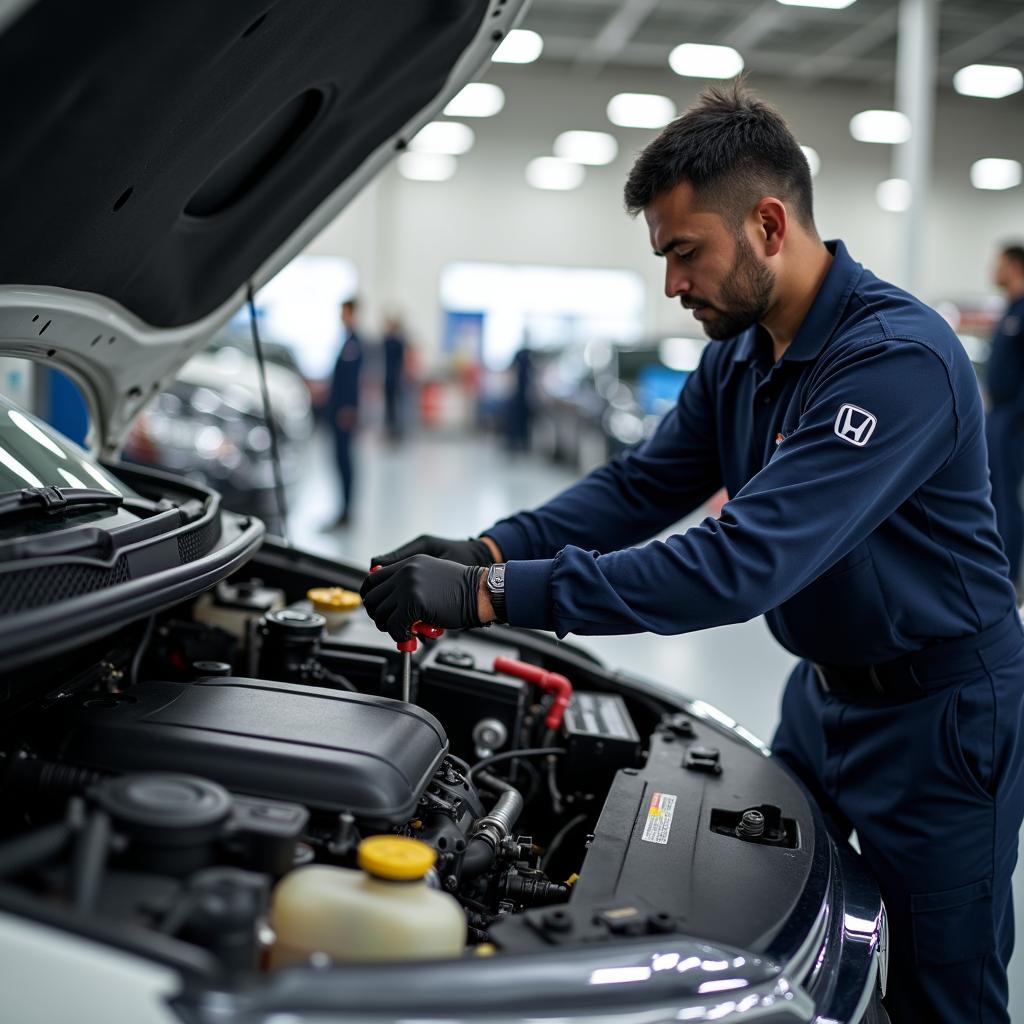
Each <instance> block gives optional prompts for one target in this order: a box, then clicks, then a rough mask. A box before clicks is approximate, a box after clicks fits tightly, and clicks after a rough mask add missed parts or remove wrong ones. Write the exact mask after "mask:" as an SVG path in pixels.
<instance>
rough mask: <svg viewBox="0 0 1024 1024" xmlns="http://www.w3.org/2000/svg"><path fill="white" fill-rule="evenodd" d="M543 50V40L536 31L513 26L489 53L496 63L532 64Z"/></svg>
mask: <svg viewBox="0 0 1024 1024" xmlns="http://www.w3.org/2000/svg"><path fill="white" fill-rule="evenodd" d="M543 50H544V40H543V39H542V38H541V37H540V36H539V35H537V33H536V32H531V31H530V30H529V29H526V28H514V29H512V31H511V32H509V34H508V35H507V36H505V39H504V41H503V42H502V44H501V46H499V47H498V48H497V49H496V50H495V51H494V53H493V54H491V60H493V61H494V62H495V63H496V64H532V63H533V62H534V61H535V60H536V59H537V58H538V57H539V56H540V55H541V53H542V52H543Z"/></svg>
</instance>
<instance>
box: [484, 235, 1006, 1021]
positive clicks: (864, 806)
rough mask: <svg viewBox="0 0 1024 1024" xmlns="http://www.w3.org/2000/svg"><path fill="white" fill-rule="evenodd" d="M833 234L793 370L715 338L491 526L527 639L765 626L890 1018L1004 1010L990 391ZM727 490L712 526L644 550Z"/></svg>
mask: <svg viewBox="0 0 1024 1024" xmlns="http://www.w3.org/2000/svg"><path fill="white" fill-rule="evenodd" d="M827 244H828V247H829V249H830V251H831V252H832V253H833V256H834V258H833V261H832V264H831V266H830V268H829V271H828V274H827V276H826V278H825V280H824V282H823V284H822V286H821V288H820V290H819V292H818V295H817V297H816V298H815V300H814V303H813V305H812V306H811V309H810V311H809V312H808V314H807V316H806V318H805V320H804V322H803V324H802V325H801V327H800V330H799V332H798V333H797V335H796V337H795V338H794V340H793V342H792V344H791V345H790V346H789V348H788V349H787V350H786V352H785V354H784V355H783V357H782V359H780V360H779V361H778V362H773V355H772V348H771V344H770V339H769V338H768V336H767V335H766V333H765V332H764V330H763V328H760V327H754V328H751V329H750V330H748V331H746V332H744V333H743V334H741V335H739V336H738V337H736V338H733V339H731V340H729V341H726V342H721V343H713V344H711V345H709V346H708V347H707V348H706V349H705V352H704V355H703V358H702V360H701V363H700V366H699V367H698V369H697V370H696V371H695V372H694V373H693V374H691V375H690V377H689V379H688V380H687V382H686V385H685V387H684V388H683V390H682V392H681V394H680V396H679V401H678V403H677V405H676V407H675V408H674V409H673V410H672V411H671V412H670V413H669V414H668V415H667V416H666V417H665V419H664V420H663V421H662V423H661V425H660V426H659V428H658V430H657V432H656V433H655V434H654V436H653V437H652V438H651V439H650V440H649V441H647V442H645V443H644V444H642V445H640V446H639V447H638V448H636V449H634V450H632V451H630V452H628V453H626V454H625V455H623V456H621V457H619V458H617V459H615V460H612V461H611V462H610V463H608V464H607V465H605V466H602V467H601V468H599V469H597V470H595V471H594V472H593V473H591V474H590V475H589V476H587V477H586V478H584V479H583V480H582V481H580V482H579V483H578V484H576V485H574V486H573V487H571V488H569V489H568V490H567V491H565V492H564V493H563V494H561V495H559V496H558V497H556V498H555V499H553V500H552V501H551V502H549V503H548V504H547V505H544V506H542V507H541V508H540V509H537V510H535V511H531V512H522V513H519V514H518V515H516V516H513V517H512V518H510V519H506V520H503V521H501V522H500V523H498V524H496V525H495V526H494V527H492V528H491V529H489V530H486V531H485V533H486V534H487V535H489V536H491V537H493V538H494V539H495V540H496V541H497V543H498V544H499V546H500V547H501V549H502V552H503V554H504V556H505V557H506V558H507V559H508V560H509V561H508V566H507V571H506V577H505V587H506V600H507V610H508V618H509V621H510V622H512V623H513V624H514V625H520V626H532V627H536V628H542V629H551V630H555V631H556V632H557V633H558V634H559V635H560V636H562V635H564V634H566V633H569V632H574V633H582V634H601V633H633V632H641V631H651V632H655V633H684V632H688V631H690V630H696V629H703V628H705V627H708V626H718V625H722V624H724V623H729V622H741V621H745V620H747V619H750V618H752V617H754V616H756V615H760V614H764V615H765V616H766V617H767V621H768V625H769V626H770V628H771V630H772V632H773V633H774V635H775V637H776V638H777V639H778V640H779V642H780V643H781V644H782V645H783V646H784V647H786V648H787V649H788V650H790V651H792V652H793V653H794V654H797V655H799V656H800V657H801V658H802V659H804V660H802V661H801V662H800V663H799V665H798V666H797V668H796V669H795V670H794V672H793V674H792V676H791V677H790V680H789V683H788V685H787V688H786V693H785V697H784V701H783V709H782V719H781V725H780V726H779V729H778V732H777V733H776V736H775V740H774V756H775V757H777V758H779V759H780V760H782V761H783V762H784V764H785V765H786V766H787V767H788V768H789V769H790V770H791V771H792V772H794V773H795V774H796V775H797V776H798V777H799V778H800V779H801V780H802V781H803V782H804V783H805V785H806V786H807V787H808V788H809V789H810V791H811V792H812V793H813V794H814V796H815V797H816V798H817V800H818V801H819V803H820V805H821V806H822V808H823V810H824V811H825V813H826V815H827V817H828V818H829V820H830V823H831V825H832V826H833V828H834V829H835V830H836V831H837V833H838V834H839V835H842V836H847V835H849V833H850V830H851V828H855V829H856V830H857V834H858V838H859V840H860V845H861V849H862V851H863V854H864V857H865V859H866V860H867V862H868V864H869V865H870V867H871V868H872V870H873V871H874V873H875V875H876V877H877V878H878V881H879V884H880V887H881V889H882V893H883V896H884V898H885V900H886V906H887V910H888V914H889V920H890V926H891V947H890V948H891V959H890V971H889V993H888V996H887V999H886V1005H887V1007H888V1008H889V1013H890V1015H891V1017H892V1019H893V1021H894V1022H897V1021H915V1022H918V1021H926V1020H927V1021H929V1022H940V1021H950V1022H952V1021H956V1022H958V1024H962V1022H965V1021H985V1022H986V1024H990V1022H993V1021H1004V1020H1008V1017H1007V1015H1006V973H1005V968H1006V963H1007V960H1008V959H1009V956H1010V952H1011V949H1012V945H1013V912H1012V908H1011V895H1010V876H1011V874H1012V871H1013V867H1014V863H1015V861H1016V855H1017V832H1018V829H1019V827H1020V824H1021V818H1022V814H1024V776H1022V771H1024V748H1022V746H1021V744H1022V742H1024V636H1022V631H1021V624H1020V620H1019V618H1018V616H1017V613H1016V609H1015V602H1014V592H1013V588H1012V586H1011V585H1010V581H1009V578H1008V575H1007V565H1006V559H1005V557H1004V555H1003V551H1002V546H1001V544H1000V542H999V537H998V535H997V533H996V529H995V516H994V513H993V509H992V504H991V501H990V499H989V482H988V460H987V454H986V448H985V433H984V420H983V413H982V405H981V397H980V393H979V390H978V385H977V382H976V379H975V376H974V372H973V369H972V367H971V364H970V362H969V360H968V358H967V356H966V354H965V352H964V350H963V348H962V346H961V345H960V342H959V341H958V339H957V338H956V336H955V335H954V334H953V333H952V331H951V330H950V329H949V327H948V326H947V325H946V323H945V322H944V321H943V320H942V319H941V318H940V317H939V316H938V315H937V314H936V313H935V312H934V311H933V310H931V309H929V308H928V307H926V306H924V305H923V304H922V303H920V302H918V301H917V300H916V299H914V298H913V297H912V296H910V295H908V294H907V293H906V292H903V291H901V290H899V289H897V288H895V287H893V286H892V285H890V284H887V283H885V282H883V281H880V280H879V279H878V278H877V277H875V276H874V275H873V274H871V273H870V272H869V271H867V270H865V269H864V268H863V267H862V266H861V265H860V264H859V263H856V262H855V261H854V260H853V259H852V258H851V257H850V256H849V255H848V253H847V251H846V249H845V247H844V246H843V244H842V243H841V242H830V243H827ZM723 486H724V487H725V488H726V489H727V491H728V493H729V494H730V495H731V500H730V501H728V502H727V503H726V505H725V506H724V508H723V509H722V513H721V516H720V518H718V519H713V518H708V519H705V520H704V521H703V522H702V523H701V524H700V525H699V526H696V527H694V528H692V529H690V530H687V531H686V532H685V533H683V534H679V535H676V536H672V537H670V538H669V539H668V540H666V541H652V542H650V543H647V544H646V545H644V546H642V547H630V546H629V545H635V544H638V543H639V542H641V541H643V540H645V539H647V538H649V537H651V536H653V535H655V534H657V533H659V532H660V531H662V530H664V529H666V528H667V527H669V526H671V524H672V523H674V522H676V521H677V520H678V519H679V518H680V517H682V516H683V515H685V514H687V513H689V512H691V511H692V510H693V509H694V508H696V507H697V506H699V505H700V504H701V503H702V502H703V501H704V500H705V499H707V498H708V497H710V496H711V495H712V494H713V493H714V492H715V491H717V490H718V489H719V488H720V487H723ZM816 666H817V667H816Z"/></svg>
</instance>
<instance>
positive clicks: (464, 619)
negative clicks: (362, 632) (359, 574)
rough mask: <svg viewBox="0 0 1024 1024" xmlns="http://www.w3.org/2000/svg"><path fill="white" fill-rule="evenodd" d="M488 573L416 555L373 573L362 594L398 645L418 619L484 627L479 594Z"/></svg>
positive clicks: (476, 567)
mask: <svg viewBox="0 0 1024 1024" xmlns="http://www.w3.org/2000/svg"><path fill="white" fill-rule="evenodd" d="M484 571H485V569H484V568H483V567H482V566H480V565H460V564H459V563H458V562H450V561H445V560H444V559H441V558H432V557H431V556H430V555H413V556H412V557H411V558H406V559H404V560H403V561H401V562H395V563H393V564H392V565H388V566H385V567H384V568H382V569H378V570H377V571H376V572H371V573H369V574H368V575H367V577H366V579H365V580H363V585H362V586H361V587H360V588H359V593H360V594H362V596H363V605H364V606H365V608H366V611H367V613H368V614H369V616H370V618H371V619H373V621H374V623H375V624H376V626H377V628H378V629H379V630H381V631H382V632H385V633H390V634H391V636H392V639H394V640H395V642H396V643H397V642H398V641H400V640H408V639H409V637H410V636H411V635H412V634H411V633H410V632H409V627H410V626H411V625H412V624H413V623H414V622H416V621H422V622H426V623H429V624H430V625H431V626H441V627H442V628H443V629H462V628H464V627H466V626H479V625H481V622H480V617H479V615H478V614H477V594H478V592H479V589H480V574H481V573H483V572H484Z"/></svg>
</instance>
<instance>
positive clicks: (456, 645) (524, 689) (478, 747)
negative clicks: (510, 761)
mask: <svg viewBox="0 0 1024 1024" xmlns="http://www.w3.org/2000/svg"><path fill="white" fill-rule="evenodd" d="M519 656H520V654H519V650H518V649H517V648H515V647H505V646H501V645H498V644H491V643H487V642H485V641H483V640H477V639H474V638H472V637H466V636H459V637H457V638H452V639H446V640H442V641H440V642H439V643H437V644H435V645H434V646H433V647H432V648H431V649H430V651H429V652H428V653H427V655H426V657H425V658H424V659H423V660H422V661H421V662H420V666H419V689H418V697H417V701H416V702H417V703H418V704H419V705H420V707H422V708H424V709H425V710H427V711H429V712H431V714H433V715H435V716H436V717H437V718H438V719H440V720H441V721H442V722H444V725H445V731H446V732H447V733H448V742H449V744H450V748H451V751H452V753H453V754H455V755H456V756H457V757H461V758H462V759H463V760H466V761H469V762H470V763H472V762H474V761H477V760H479V759H480V758H481V757H484V756H486V755H487V754H488V753H492V752H493V753H497V752H498V751H500V750H507V749H509V748H510V747H511V745H512V744H513V743H517V742H518V739H519V731H520V729H521V728H522V724H523V716H524V714H525V713H526V708H527V706H528V705H529V702H530V689H531V688H530V685H529V684H528V683H524V682H523V681H522V680H520V679H513V678H512V677H511V676H505V675H500V674H498V673H496V672H495V671H494V659H495V658H499V657H502V658H518V657H519Z"/></svg>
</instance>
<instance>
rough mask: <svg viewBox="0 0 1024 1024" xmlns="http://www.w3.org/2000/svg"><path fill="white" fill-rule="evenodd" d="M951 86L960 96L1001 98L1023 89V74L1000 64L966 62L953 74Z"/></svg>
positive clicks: (1016, 69)
mask: <svg viewBox="0 0 1024 1024" xmlns="http://www.w3.org/2000/svg"><path fill="white" fill-rule="evenodd" d="M953 88H954V89H956V91H957V92H958V93H960V94H961V95H962V96H984V97H985V98H986V99H990V100H1001V99H1002V98H1003V97H1004V96H1012V95H1013V94H1014V93H1015V92H1020V91H1021V89H1024V75H1022V74H1021V73H1020V70H1019V69H1018V68H1008V67H1004V66H1002V65H1000V64H968V65H967V67H965V68H961V69H960V70H959V71H958V72H957V73H956V74H955V75H954V76H953Z"/></svg>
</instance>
